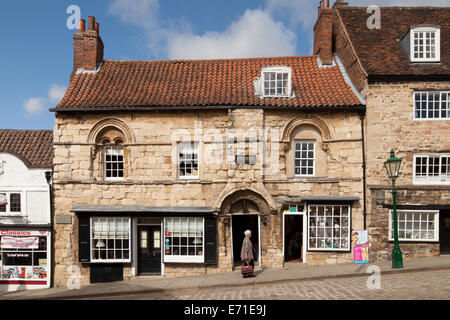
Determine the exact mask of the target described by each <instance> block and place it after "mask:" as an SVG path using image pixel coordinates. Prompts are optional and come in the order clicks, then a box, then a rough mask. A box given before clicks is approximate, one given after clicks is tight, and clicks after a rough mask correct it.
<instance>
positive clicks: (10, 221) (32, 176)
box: [0, 130, 53, 291]
mask: <svg viewBox="0 0 450 320" xmlns="http://www.w3.org/2000/svg"><path fill="white" fill-rule="evenodd" d="M52 162H53V134H52V131H49V130H39V131H38V130H36V131H34V130H0V267H1V278H0V291H15V290H25V289H42V288H48V287H50V279H51V261H52V259H51V243H52V241H51V239H52V236H51V193H50V189H51V188H50V185H51V176H52V174H51V172H52V167H53V164H52Z"/></svg>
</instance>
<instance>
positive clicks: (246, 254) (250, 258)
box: [241, 230, 255, 267]
mask: <svg viewBox="0 0 450 320" xmlns="http://www.w3.org/2000/svg"><path fill="white" fill-rule="evenodd" d="M244 235H245V238H244V241H242V249H241V261H242V262H243V263H244V261H246V262H247V263H248V264H249V265H250V266H253V267H255V262H254V259H255V258H254V255H253V250H254V247H253V244H252V242H251V241H250V237H251V236H252V232H251V231H250V230H247V231H245V232H244Z"/></svg>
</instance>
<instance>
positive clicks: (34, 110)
mask: <svg viewBox="0 0 450 320" xmlns="http://www.w3.org/2000/svg"><path fill="white" fill-rule="evenodd" d="M45 103H46V101H45V98H30V99H28V100H26V101H25V103H24V105H23V107H24V108H25V111H26V112H27V114H28V115H34V114H38V113H41V111H42V110H43V109H44V105H45Z"/></svg>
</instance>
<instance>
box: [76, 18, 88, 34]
mask: <svg viewBox="0 0 450 320" xmlns="http://www.w3.org/2000/svg"><path fill="white" fill-rule="evenodd" d="M85 31H86V20H84V19H80V29H79V30H78V32H79V33H83V32H85Z"/></svg>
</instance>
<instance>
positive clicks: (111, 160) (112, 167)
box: [105, 146, 125, 180]
mask: <svg viewBox="0 0 450 320" xmlns="http://www.w3.org/2000/svg"><path fill="white" fill-rule="evenodd" d="M124 163H125V162H124V156H123V147H122V146H105V180H123V177H124Z"/></svg>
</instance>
